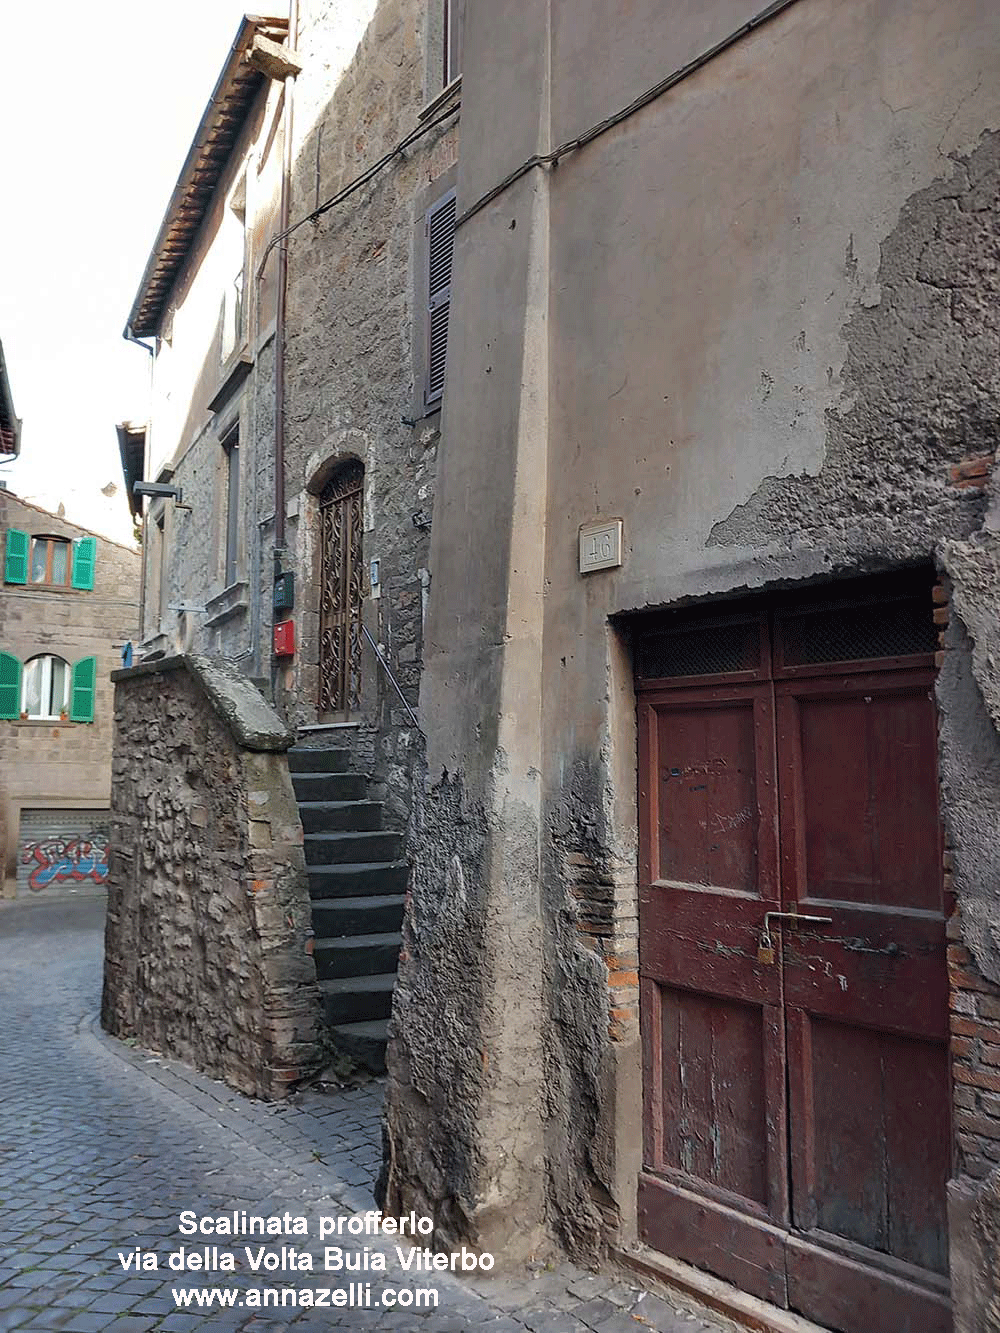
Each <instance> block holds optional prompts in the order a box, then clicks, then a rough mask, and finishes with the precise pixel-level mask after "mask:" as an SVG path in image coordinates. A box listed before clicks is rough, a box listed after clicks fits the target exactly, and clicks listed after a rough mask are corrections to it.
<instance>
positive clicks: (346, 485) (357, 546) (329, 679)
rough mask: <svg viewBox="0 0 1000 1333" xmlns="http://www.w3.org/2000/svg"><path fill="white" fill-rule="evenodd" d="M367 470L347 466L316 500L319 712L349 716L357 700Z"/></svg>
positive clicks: (335, 474)
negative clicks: (319, 552) (319, 548)
mask: <svg viewBox="0 0 1000 1333" xmlns="http://www.w3.org/2000/svg"><path fill="white" fill-rule="evenodd" d="M364 485H365V470H364V467H363V466H362V464H361V463H357V462H351V463H346V464H345V465H344V466H343V467H342V468H339V469H338V470H337V472H335V473H334V475H333V477H332V478H331V479H330V481H329V482H327V484H326V486H325V487H324V489H323V491H322V494H321V495H320V541H321V544H322V552H323V554H322V573H321V581H320V611H319V711H320V714H329V713H350V712H351V711H352V710H354V709H356V708H357V707H358V705H359V703H360V699H361V587H362V582H361V581H362V563H361V531H362V529H361V505H362V495H363V493H364Z"/></svg>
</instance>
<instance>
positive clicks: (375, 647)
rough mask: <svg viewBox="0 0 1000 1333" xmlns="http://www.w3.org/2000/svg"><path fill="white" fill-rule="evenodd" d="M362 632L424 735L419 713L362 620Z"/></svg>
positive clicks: (411, 718) (401, 701)
mask: <svg viewBox="0 0 1000 1333" xmlns="http://www.w3.org/2000/svg"><path fill="white" fill-rule="evenodd" d="M361 633H362V634H363V635H364V636H365V638H366V639H367V640H368V642H369V643H370V644H371V646H372V650H373V652H374V653H375V656H376V657H377V658H378V660H379V663H380V665H381V667H382V670H383V671H384V672H385V674H386V675H387V676H388V677H389V680H390V682H391V684H392V688H393V689H394V690H395V691H396V693H397V694H398V695H399V701H400V703H401V704H402V705H403V707H404V708H405V709H406V711H407V712H408V713H409V715H410V721H411V722H412V723H413V725H414V726H415V727H416V729H417V730H418V731H420V734H421V736H422V735H423V734H424V733H423V732H422V731H421V730H420V723H419V722H418V721H417V715H416V713H415V712H414V711H413V709H412V708H411V707H410V705H409V704H408V703H407V702H406V695H405V694H404V693H403V691H402V690H401V689H400V687H399V681H398V680H397V679H396V677H395V676H394V675H393V674H392V667H390V665H389V663H388V662H387V661H386V660H385V658H384V657H383V655H382V650H381V648H380V647H379V646H378V644H377V643H376V642H375V640H374V639H373V638H372V636H371V635H370V634H369V632H368V626H367V625H366V624H365V623H364V621H362V622H361Z"/></svg>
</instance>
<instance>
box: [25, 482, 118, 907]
mask: <svg viewBox="0 0 1000 1333" xmlns="http://www.w3.org/2000/svg"><path fill="white" fill-rule="evenodd" d="M0 555H2V557H3V562H4V563H3V569H2V571H0V576H2V582H0V866H2V869H3V884H4V887H5V892H6V893H7V894H8V895H9V896H14V895H15V894H17V895H27V896H31V895H32V894H34V893H37V892H42V891H45V890H46V889H54V888H59V889H67V888H70V889H72V888H78V887H81V886H83V887H91V888H93V887H94V886H95V885H101V884H103V883H104V882H105V880H106V878H107V843H108V820H109V811H110V798H111V748H112V721H113V702H112V697H113V689H112V685H111V680H110V675H111V672H112V671H114V670H115V669H116V668H117V667H119V666H120V665H121V651H120V650H121V648H122V646H123V645H124V644H125V643H126V642H128V641H130V640H132V639H134V638H135V636H136V628H137V624H138V610H139V553H138V552H137V551H133V550H130V549H129V548H128V547H124V546H119V545H117V543H115V542H112V541H109V540H108V539H106V538H104V537H100V536H98V535H96V534H94V533H91V532H87V531H86V530H85V529H83V528H80V527H77V526H76V525H75V524H72V523H67V522H66V520H65V519H61V518H59V517H57V516H56V515H55V514H49V513H46V512H45V511H44V510H42V509H38V508H37V507H36V506H35V505H32V504H29V503H28V502H27V501H25V500H21V499H19V498H18V497H17V496H16V495H14V494H13V493H12V492H11V491H7V490H0Z"/></svg>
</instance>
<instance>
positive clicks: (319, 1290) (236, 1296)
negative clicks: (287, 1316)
mask: <svg viewBox="0 0 1000 1333" xmlns="http://www.w3.org/2000/svg"><path fill="white" fill-rule="evenodd" d="M171 1295H172V1296H173V1298H174V1305H175V1306H176V1307H177V1308H178V1309H180V1310H183V1309H196V1310H197V1309H212V1308H218V1309H230V1308H236V1309H244V1310H265V1309H282V1308H285V1307H287V1308H289V1309H293V1310H309V1309H312V1310H330V1309H348V1310H373V1309H378V1308H380V1307H383V1308H385V1309H387V1310H434V1309H437V1303H438V1293H437V1290H436V1288H434V1287H416V1288H410V1287H400V1288H396V1287H383V1288H382V1289H381V1290H379V1291H376V1292H372V1289H371V1284H370V1283H368V1282H350V1283H348V1285H347V1286H346V1287H248V1288H247V1290H246V1291H244V1292H242V1293H240V1292H239V1291H237V1290H235V1289H233V1288H227V1287H180V1288H177V1287H174V1288H172V1289H171Z"/></svg>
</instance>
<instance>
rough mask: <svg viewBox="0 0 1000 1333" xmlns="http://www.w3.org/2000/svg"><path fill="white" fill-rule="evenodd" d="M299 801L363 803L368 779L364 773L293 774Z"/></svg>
mask: <svg viewBox="0 0 1000 1333" xmlns="http://www.w3.org/2000/svg"><path fill="white" fill-rule="evenodd" d="M292 787H293V789H294V791H295V799H296V800H297V801H305V802H311V801H363V800H364V799H365V797H366V796H367V795H368V779H367V778H366V777H365V775H364V774H363V773H293V774H292Z"/></svg>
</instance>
